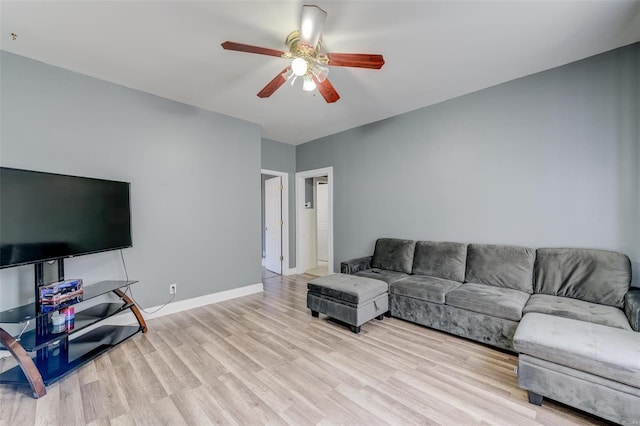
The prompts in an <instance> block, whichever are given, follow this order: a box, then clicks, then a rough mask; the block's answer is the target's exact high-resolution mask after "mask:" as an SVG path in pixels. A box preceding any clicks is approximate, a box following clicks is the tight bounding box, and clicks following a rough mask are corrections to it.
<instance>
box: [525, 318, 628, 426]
mask: <svg viewBox="0 0 640 426" xmlns="http://www.w3.org/2000/svg"><path fill="white" fill-rule="evenodd" d="M513 346H514V348H515V349H516V350H517V351H518V352H519V353H520V356H519V357H518V384H519V385H520V387H521V388H523V389H526V390H527V391H528V392H529V402H531V403H533V404H537V405H540V404H542V399H543V397H544V396H546V397H549V398H551V399H554V400H556V401H560V402H562V403H564V404H567V405H571V406H572V407H576V408H579V409H581V410H583V411H586V412H588V413H591V414H595V415H596V416H600V417H603V418H605V419H607V420H611V421H614V422H616V423H620V424H623V425H638V424H639V422H640V333H638V332H635V331H631V330H624V329H620V328H615V327H608V326H606V325H600V324H593V323H590V322H586V321H578V320H574V319H569V318H562V317H558V316H554V315H546V314H539V313H528V314H526V315H525V316H524V317H523V318H522V321H520V325H518V329H517V330H516V334H515V336H514V338H513Z"/></svg>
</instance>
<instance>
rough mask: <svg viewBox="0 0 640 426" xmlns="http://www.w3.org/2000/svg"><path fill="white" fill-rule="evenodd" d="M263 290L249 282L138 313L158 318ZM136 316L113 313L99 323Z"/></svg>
mask: <svg viewBox="0 0 640 426" xmlns="http://www.w3.org/2000/svg"><path fill="white" fill-rule="evenodd" d="M263 290H264V288H263V286H262V283H257V284H251V285H247V286H244V287H238V288H232V289H231V290H224V291H219V292H217V293H211V294H205V295H204V296H199V297H193V298H191V299H185V300H179V301H177V302H173V303H169V304H168V305H167V306H165V307H164V308H162V309H160V310H159V311H158V312H155V311H156V310H157V309H158V308H160V306H162V305H160V306H154V307H151V308H145V309H146V310H147V311H150V312H154V313H153V314H147V313H146V312H143V311H142V310H140V313H141V314H142V316H143V317H144V319H145V320H150V319H154V318H160V317H163V316H165V315H170V314H175V313H176V312H182V311H186V310H189V309H194V308H198V307H200V306H205V305H210V304H212V303H219V302H224V301H225V300H230V299H235V298H237V297H243V296H248V295H250V294H255V293H260V292H262V291H263ZM136 322H137V321H136V318H135V317H134V316H133V314H132V313H131V311H127V312H126V313H123V314H119V315H115V316H113V317H111V318H107V319H106V320H104V321H101V322H100V324H101V325H102V324H105V325H130V324H135V323H136Z"/></svg>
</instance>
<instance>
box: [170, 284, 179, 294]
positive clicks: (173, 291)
mask: <svg viewBox="0 0 640 426" xmlns="http://www.w3.org/2000/svg"><path fill="white" fill-rule="evenodd" d="M176 287H178V284H169V294H176Z"/></svg>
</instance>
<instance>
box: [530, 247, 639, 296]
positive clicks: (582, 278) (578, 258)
mask: <svg viewBox="0 0 640 426" xmlns="http://www.w3.org/2000/svg"><path fill="white" fill-rule="evenodd" d="M536 257H537V258H536V267H535V274H536V279H535V292H536V293H544V294H551V295H554V296H562V297H571V298H573V299H580V300H584V301H585V302H592V303H599V304H601V305H611V306H615V307H618V308H622V307H623V305H624V297H625V294H627V291H629V285H630V283H631V261H630V260H629V258H628V257H627V256H626V255H624V254H622V253H617V252H614V251H607V250H587V249H571V248H564V249H563V248H553V249H538V250H537V255H536Z"/></svg>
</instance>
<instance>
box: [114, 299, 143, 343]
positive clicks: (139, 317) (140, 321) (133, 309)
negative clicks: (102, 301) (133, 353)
mask: <svg viewBox="0 0 640 426" xmlns="http://www.w3.org/2000/svg"><path fill="white" fill-rule="evenodd" d="M113 292H114V293H115V294H117V295H118V297H120V298H121V299H122V300H124V301H125V302H126V303H131V308H129V309H131V312H133V315H135V316H136V319H137V320H138V324H140V328H142V332H143V333H146V332H147V323H146V322H145V321H144V318H143V316H142V314H141V313H140V310H139V309H138V306H137V305H136V304H135V302H134V301H133V300H131V298H130V297H129V296H127V295H126V294H124V292H123V291H122V290H120V289H116V290H113Z"/></svg>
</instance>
